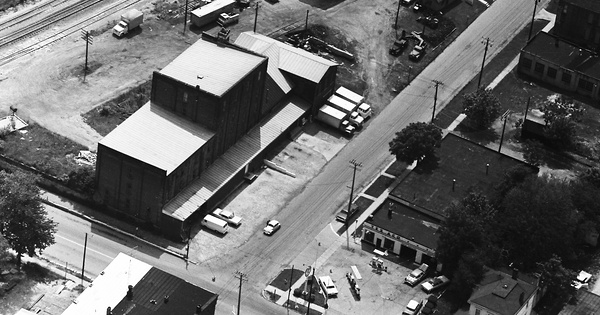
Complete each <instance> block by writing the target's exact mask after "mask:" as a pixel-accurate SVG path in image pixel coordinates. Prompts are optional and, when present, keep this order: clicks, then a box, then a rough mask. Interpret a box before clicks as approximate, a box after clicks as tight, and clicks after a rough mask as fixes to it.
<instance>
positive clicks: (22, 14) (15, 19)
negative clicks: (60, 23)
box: [0, 0, 67, 31]
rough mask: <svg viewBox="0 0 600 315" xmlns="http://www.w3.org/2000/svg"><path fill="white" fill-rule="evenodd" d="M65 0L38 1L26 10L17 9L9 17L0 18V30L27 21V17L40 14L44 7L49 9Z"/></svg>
mask: <svg viewBox="0 0 600 315" xmlns="http://www.w3.org/2000/svg"><path fill="white" fill-rule="evenodd" d="M65 1H67V0H50V1H46V2H44V3H40V4H38V5H36V6H33V7H31V8H28V9H26V10H22V11H19V12H17V13H16V14H15V15H14V16H12V17H10V18H7V19H4V20H0V31H3V30H5V29H8V28H11V27H13V26H15V25H18V24H20V23H22V22H24V21H27V20H28V19H31V18H33V17H35V16H37V15H38V14H41V13H42V12H44V11H45V10H46V9H49V8H50V7H55V6H57V5H59V4H61V3H63V2H65Z"/></svg>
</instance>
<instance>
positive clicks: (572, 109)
mask: <svg viewBox="0 0 600 315" xmlns="http://www.w3.org/2000/svg"><path fill="white" fill-rule="evenodd" d="M542 112H543V113H544V121H545V122H546V124H550V123H552V122H553V121H555V120H556V119H558V118H568V119H570V120H573V121H577V122H578V121H581V117H583V114H584V113H585V108H583V107H582V106H581V105H579V104H575V103H573V101H572V100H568V99H566V98H562V97H557V98H553V99H550V100H548V101H546V102H545V103H544V104H542Z"/></svg>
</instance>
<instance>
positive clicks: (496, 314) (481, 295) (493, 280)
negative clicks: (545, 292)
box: [468, 269, 538, 315]
mask: <svg viewBox="0 0 600 315" xmlns="http://www.w3.org/2000/svg"><path fill="white" fill-rule="evenodd" d="M537 291H538V287H537V285H535V284H532V283H528V282H526V281H524V280H521V279H520V278H519V276H518V272H516V271H513V272H512V275H509V274H506V273H504V272H501V271H496V270H491V269H488V270H487V271H486V273H485V274H484V276H483V279H482V280H481V281H480V282H479V284H478V285H477V286H476V287H475V289H474V290H473V293H472V294H471V297H470V298H469V300H468V303H469V305H470V306H469V315H488V314H490V315H530V314H531V313H532V312H531V311H532V309H533V307H534V306H535V305H534V304H535V303H536V302H537V300H536V294H537Z"/></svg>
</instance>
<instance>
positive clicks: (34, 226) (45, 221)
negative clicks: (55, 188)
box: [0, 171, 56, 265]
mask: <svg viewBox="0 0 600 315" xmlns="http://www.w3.org/2000/svg"><path fill="white" fill-rule="evenodd" d="M54 233H56V223H54V222H53V221H52V220H51V219H49V218H48V217H47V213H46V210H45V209H44V206H43V205H42V203H41V198H40V191H39V188H38V187H37V186H36V181H35V177H32V176H31V175H28V174H25V173H23V172H14V173H7V172H5V171H0V234H2V235H3V236H4V238H6V240H7V242H8V244H9V246H10V247H11V248H12V249H13V250H14V251H15V252H16V253H17V262H18V264H19V265H20V263H21V256H22V255H23V254H27V255H29V256H35V254H36V251H41V250H43V249H45V248H46V247H48V246H50V245H52V244H54Z"/></svg>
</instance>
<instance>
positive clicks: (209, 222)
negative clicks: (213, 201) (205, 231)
mask: <svg viewBox="0 0 600 315" xmlns="http://www.w3.org/2000/svg"><path fill="white" fill-rule="evenodd" d="M201 224H202V225H203V226H205V227H207V228H209V229H211V230H213V231H215V232H219V233H221V234H227V232H228V231H229V224H227V222H225V221H224V220H221V219H219V218H217V217H214V216H212V215H210V214H208V215H206V216H205V217H204V219H202V222H201Z"/></svg>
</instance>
